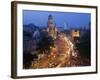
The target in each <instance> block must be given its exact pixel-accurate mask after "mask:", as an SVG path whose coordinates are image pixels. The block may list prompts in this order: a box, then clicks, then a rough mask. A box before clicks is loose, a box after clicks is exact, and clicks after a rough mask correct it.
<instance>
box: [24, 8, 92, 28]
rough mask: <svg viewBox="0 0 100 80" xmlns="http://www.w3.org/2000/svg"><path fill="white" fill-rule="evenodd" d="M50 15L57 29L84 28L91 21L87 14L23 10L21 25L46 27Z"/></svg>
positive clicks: (89, 15)
mask: <svg viewBox="0 0 100 80" xmlns="http://www.w3.org/2000/svg"><path fill="white" fill-rule="evenodd" d="M50 14H51V15H52V16H53V19H54V22H55V23H56V26H57V27H65V26H66V27H84V26H88V25H89V22H90V21H91V14H89V13H75V12H51V11H32V10H24V11H23V23H24V24H35V25H36V26H47V20H48V16H49V15H50Z"/></svg>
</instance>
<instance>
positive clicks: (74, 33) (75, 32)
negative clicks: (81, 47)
mask: <svg viewBox="0 0 100 80" xmlns="http://www.w3.org/2000/svg"><path fill="white" fill-rule="evenodd" d="M71 36H72V38H73V40H74V42H77V41H78V40H79V38H80V31H79V30H75V29H72V31H71Z"/></svg>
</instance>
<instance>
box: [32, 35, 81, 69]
mask: <svg viewBox="0 0 100 80" xmlns="http://www.w3.org/2000/svg"><path fill="white" fill-rule="evenodd" d="M73 46H74V45H73V44H72V42H71V41H70V40H69V39H68V38H67V37H66V36H64V35H60V36H59V37H58V38H57V39H56V40H55V48H52V49H51V52H50V54H48V55H44V56H43V57H41V58H40V59H39V60H36V61H33V62H32V65H31V68H56V67H71V66H78V64H80V61H79V59H80V58H79V56H78V57H77V55H76V54H75V52H74V50H73Z"/></svg>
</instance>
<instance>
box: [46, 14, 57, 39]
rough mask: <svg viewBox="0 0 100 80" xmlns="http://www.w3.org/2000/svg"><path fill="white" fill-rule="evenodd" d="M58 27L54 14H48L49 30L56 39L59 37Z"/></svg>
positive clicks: (49, 33)
mask: <svg viewBox="0 0 100 80" xmlns="http://www.w3.org/2000/svg"><path fill="white" fill-rule="evenodd" d="M57 31H58V30H57V28H56V25H55V23H54V21H53V16H52V15H49V16H48V22H47V32H48V35H49V36H51V37H53V38H54V39H56V37H57Z"/></svg>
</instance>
